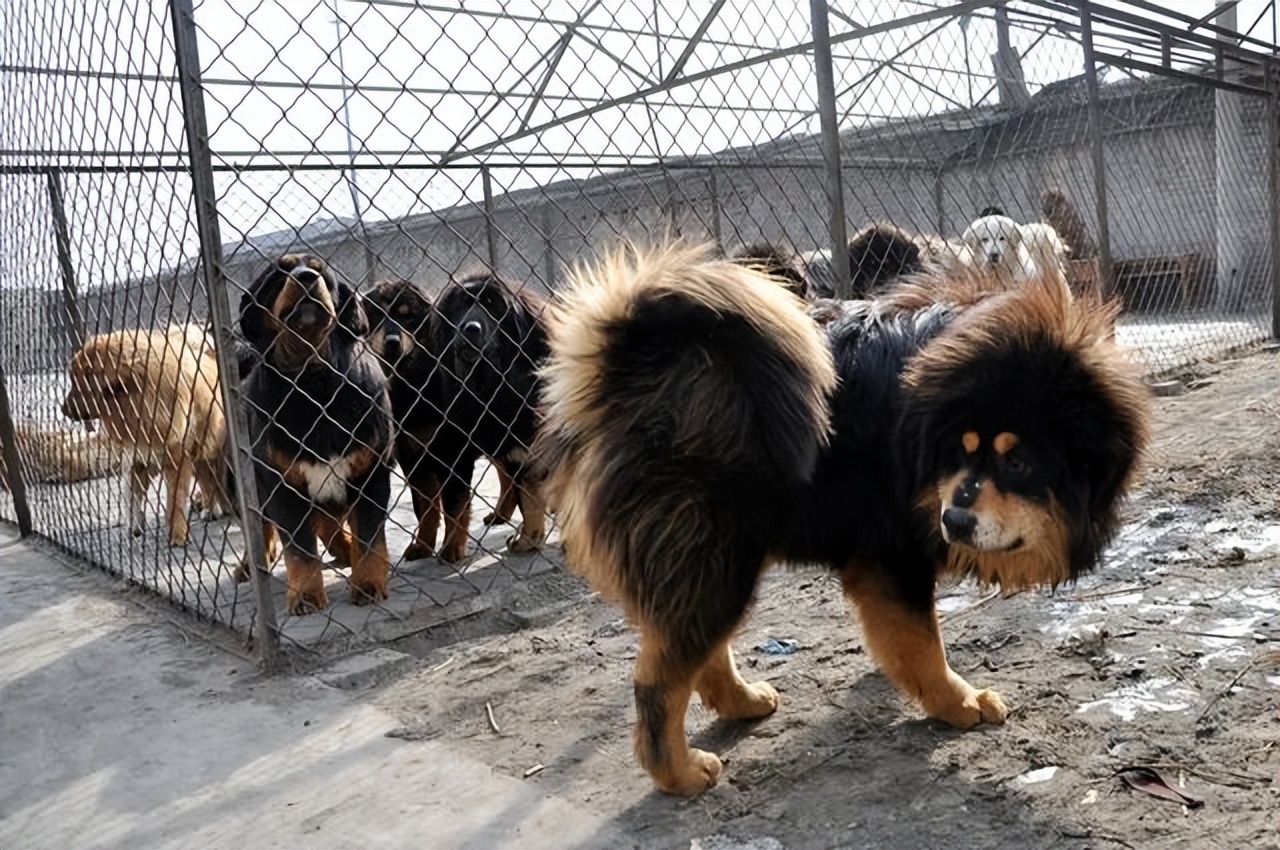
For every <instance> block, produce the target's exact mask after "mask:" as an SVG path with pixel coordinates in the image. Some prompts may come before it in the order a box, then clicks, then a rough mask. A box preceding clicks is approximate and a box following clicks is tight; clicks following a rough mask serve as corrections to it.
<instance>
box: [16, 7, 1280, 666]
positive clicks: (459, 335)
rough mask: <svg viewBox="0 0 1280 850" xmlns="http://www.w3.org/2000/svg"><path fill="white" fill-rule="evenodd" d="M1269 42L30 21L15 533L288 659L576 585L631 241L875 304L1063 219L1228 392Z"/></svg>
mask: <svg viewBox="0 0 1280 850" xmlns="http://www.w3.org/2000/svg"><path fill="white" fill-rule="evenodd" d="M1267 12H1269V14H1270V17H1265V14H1264V15H1262V16H1259V18H1258V20H1256V21H1253V22H1252V24H1250V22H1249V21H1245V20H1241V21H1239V22H1235V21H1231V20H1228V19H1227V18H1219V19H1215V20H1209V21H1201V20H1196V19H1194V18H1193V17H1192V16H1189V15H1182V14H1180V13H1179V12H1177V11H1169V10H1162V9H1159V8H1157V7H1155V6H1154V5H1152V4H1149V3H1145V2H1132V3H1117V4H1114V5H1104V4H1099V3H1078V2H1066V1H1065V0H1063V2H1050V1H1049V0H1046V2H1011V3H1003V4H997V3H992V2H979V0H971V2H961V3H953V4H939V3H931V2H902V3H896V4H887V3H833V4H829V5H828V4H825V3H814V4H795V3H791V2H772V3H766V2H745V0H714V2H711V3H698V4H692V3H691V4H672V3H662V4H660V3H656V2H649V0H644V2H640V0H636V2H617V3H614V2H609V3H605V2H601V0H572V1H571V0H564V2H552V3H548V4H533V3H523V2H511V3H502V4H488V3H486V4H463V5H458V6H452V5H449V6H446V5H443V4H408V3H402V2H389V1H388V2H382V0H366V2H355V0H330V1H329V2H327V3H319V4H293V3H284V2H275V3H273V2H263V3H256V4H236V3H223V2H214V0H200V2H195V3H194V4H193V3H192V0H171V2H162V1H161V0H153V2H140V3H138V4H136V5H135V6H134V7H132V8H131V9H130V12H129V14H121V11H120V9H119V8H118V7H117V6H116V4H114V3H111V2H107V0H88V2H51V3H42V4H9V5H8V6H7V7H6V11H5V27H4V28H3V31H2V32H0V55H2V56H3V60H2V61H3V65H0V88H2V90H3V101H2V102H3V107H2V110H3V124H2V125H0V136H2V137H3V140H4V141H3V144H0V148H2V150H0V186H2V196H3V198H4V201H3V209H2V211H0V215H2V216H3V226H2V227H0V314H2V315H3V316H4V320H3V325H2V326H0V366H2V367H3V381H2V382H0V388H3V389H4V390H6V392H5V393H4V394H0V437H3V438H4V440H3V443H4V447H5V450H6V451H5V454H4V456H3V458H4V462H5V465H4V470H5V475H4V478H3V483H4V492H3V493H0V516H3V517H4V518H6V519H10V520H13V521H15V522H18V523H19V525H20V526H21V527H22V528H23V529H24V531H34V532H37V533H38V534H40V535H41V536H43V537H45V538H47V539H49V540H51V541H53V542H54V543H55V544H56V545H57V546H59V547H61V548H63V549H65V550H67V551H68V552H71V553H74V554H75V555H77V556H80V557H83V558H85V559H87V560H89V561H91V562H93V563H95V564H98V565H99V566H101V567H102V568H104V569H106V570H109V571H110V572H112V573H115V574H118V575H120V576H122V577H125V578H127V579H129V580H131V581H134V582H137V583H138V584H141V585H144V586H146V587H149V588H152V589H154V590H155V591H157V592H159V593H160V594H162V595H164V596H166V597H168V598H170V599H172V600H173V601H175V602H176V603H178V604H179V605H181V606H182V607H184V608H186V609H189V610H191V611H193V612H195V613H196V614H198V615H199V616H201V617H204V618H207V619H209V620H212V621H216V622H219V623H223V624H226V625H228V626H230V627H231V628H233V629H235V630H237V631H239V632H241V633H244V634H246V635H250V634H256V635H257V637H258V638H259V646H260V648H261V651H262V652H263V653H264V655H266V656H270V655H271V654H272V653H274V652H275V648H276V646H277V644H278V643H279V641H281V640H282V639H283V640H284V641H285V643H286V644H288V645H291V646H296V647H303V648H308V649H319V648H321V647H324V646H325V645H327V644H328V643H330V642H333V641H346V640H377V639H383V638H387V637H395V636H398V635H403V634H407V633H409V632H411V631H413V630H417V629H423V628H429V627H430V626H432V625H434V624H437V623H440V622H443V621H445V620H447V619H449V618H452V617H456V616H462V615H466V614H469V613H473V612H475V611H477V610H479V609H480V608H481V607H483V606H484V605H487V604H492V602H493V600H494V599H495V598H499V597H500V595H501V594H502V593H504V592H506V591H508V590H510V589H512V588H517V587H518V586H519V585H520V584H521V583H522V582H526V581H528V580H529V579H530V578H531V577H533V576H535V575H537V574H540V573H544V572H547V571H548V570H549V569H550V568H551V567H552V566H553V565H554V564H555V563H556V561H557V558H558V555H557V551H558V550H557V549H556V546H555V539H556V538H555V533H554V522H553V519H547V518H545V517H544V514H545V511H544V506H542V505H541V504H540V502H539V501H538V499H537V498H536V493H532V492H530V488H529V487H527V486H525V482H524V481H523V474H524V464H525V463H526V461H527V458H526V457H525V454H524V452H523V449H524V448H526V445H527V441H528V439H529V437H530V433H529V428H530V427H531V426H530V425H529V417H530V416H531V415H532V404H533V399H534V397H535V395H536V391H535V389H533V388H531V384H530V381H531V380H532V379H531V378H529V377H528V374H527V373H528V370H529V369H531V368H532V365H533V364H535V363H536V360H537V358H538V356H539V351H540V348H539V346H540V344H541V343H540V341H539V340H540V337H539V333H540V332H539V330H538V323H537V315H538V309H539V308H538V304H539V301H540V299H541V298H545V297H546V296H547V295H549V294H550V293H552V292H554V290H555V288H556V285H557V282H558V280H559V278H560V275H561V269H562V268H563V267H564V266H565V265H566V264H572V263H574V262H575V261H577V260H578V259H579V258H583V257H586V256H589V255H591V254H593V253H594V252H596V251H598V250H599V249H600V248H602V247H604V246H607V245H608V244H610V243H612V242H613V241H616V240H617V239H618V238H621V237H630V238H637V239H641V240H652V239H655V238H667V237H675V236H679V237H683V238H685V239H688V240H693V241H703V240H711V241H715V242H717V243H719V244H720V245H722V246H723V247H724V249H725V250H726V251H734V250H736V249H737V248H738V247H740V246H742V245H746V244H751V243H758V242H762V241H763V242H768V243H772V244H773V245H775V246H778V247H780V248H781V249H782V250H784V251H786V252H791V253H794V255H795V257H796V258H797V262H798V263H800V264H802V266H803V268H804V270H805V273H806V277H807V279H808V282H809V286H810V289H811V291H812V292H815V293H818V294H822V293H825V292H830V293H835V294H840V295H847V294H849V293H850V292H851V291H853V289H852V288H853V286H854V285H855V284H856V282H857V281H858V280H859V279H860V274H863V273H865V272H866V270H865V269H861V268H860V267H859V266H858V265H857V263H856V257H853V256H852V255H849V256H851V258H852V259H854V260H855V264H854V267H853V268H852V269H850V268H845V267H844V266H845V262H844V257H845V256H846V254H848V252H846V251H845V250H844V248H843V246H845V245H846V244H847V243H848V242H849V240H850V239H851V238H853V237H854V236H855V235H856V234H857V233H859V232H860V231H861V230H862V229H863V228H864V227H865V226H867V225H868V224H871V223H877V222H878V223H892V224H893V225H895V226H897V227H898V228H901V229H902V230H903V231H905V232H906V233H908V234H909V235H911V236H912V237H913V238H914V239H915V241H916V242H917V243H918V244H919V245H921V246H922V247H923V248H925V249H926V250H932V249H933V248H935V247H937V246H941V248H940V250H947V249H949V248H950V247H952V246H956V245H957V244H958V243H959V240H961V238H962V236H963V235H964V234H965V231H966V230H967V229H968V228H969V227H970V225H971V223H972V222H973V221H974V220H975V219H978V218H979V217H980V216H981V215H983V214H986V213H999V214H1002V215H1004V216H1007V217H1008V218H1011V219H1013V220H1014V221H1015V222H1017V223H1019V224H1022V225H1026V224H1030V223H1033V222H1048V223H1049V224H1051V225H1052V226H1053V227H1054V228H1055V230H1056V232H1057V235H1058V236H1059V237H1060V238H1061V240H1062V242H1063V243H1065V247H1066V249H1067V250H1068V251H1069V253H1068V254H1067V255H1066V256H1065V257H1064V258H1063V259H1064V260H1065V262H1066V264H1067V268H1068V276H1069V277H1071V278H1072V279H1073V281H1074V282H1075V283H1076V284H1078V285H1082V286H1094V287H1098V288H1100V289H1102V290H1103V291H1105V292H1107V293H1108V294H1112V295H1115V296H1117V297H1119V298H1121V299H1122V300H1123V302H1124V305H1125V310H1124V313H1123V315H1122V317H1121V320H1120V323H1119V325H1118V328H1117V333H1118V334H1119V335H1120V337H1121V338H1122V339H1123V340H1125V341H1126V342H1129V343H1131V344H1132V345H1134V346H1136V347H1138V348H1140V349H1141V351H1142V352H1143V353H1144V355H1145V356H1146V358H1147V363H1148V367H1149V371H1150V373H1151V374H1152V376H1153V377H1155V376H1160V375H1167V374H1169V373H1177V372H1179V371H1185V370H1189V369H1192V368H1194V366H1195V364H1196V363H1197V362H1199V361H1201V360H1203V359H1205V358H1211V357H1214V356H1217V355H1220V354H1221V353H1223V352H1226V351H1228V350H1232V349H1236V348H1240V347H1243V346H1247V345H1250V344H1252V343H1256V342H1257V341H1259V340H1263V339H1265V338H1267V337H1269V336H1272V335H1274V334H1275V328H1276V322H1277V320H1276V318H1275V316H1276V313H1275V309H1276V303H1277V301H1276V295H1275V293H1276V280H1277V265H1276V262H1275V258H1276V256H1277V251H1276V239H1277V218H1276V215H1277V212H1276V192H1275V191H1274V189H1273V187H1274V186H1275V185H1276V154H1277V141H1276V90H1277V76H1276V64H1275V63H1276V54H1275V48H1274V41H1275V38H1274V33H1271V32H1267V33H1261V32H1260V30H1261V29H1262V28H1265V27H1267V26H1269V27H1270V28H1271V29H1274V25H1275V10H1274V7H1273V5H1272V4H1268V6H1267V7H1266V9H1265V10H1264V13H1267ZM1230 31H1236V33H1237V34H1236V35H1234V36H1231V37H1228V34H1229V32H1230ZM1240 33H1243V37H1241V35H1240ZM833 245H836V246H841V250H838V251H835V252H833V251H832V250H831V248H832V246H833ZM282 258H285V259H283V260H282ZM310 258H315V259H314V260H313V259H310ZM273 270H274V271H273ZM273 274H274V278H273ZM273 280H274V283H273V282H272V281H273ZM348 288H349V289H350V290H351V291H354V292H359V293H360V296H359V300H350V301H348V300H347V290H348ZM320 290H324V292H323V293H322V292H320ZM485 292H491V293H495V292H496V293H498V294H500V295H501V303H496V302H495V303H489V302H487V301H486V300H485V299H486V298H487V297H489V296H486V295H484V293H485ZM282 293H284V294H282ZM289 293H292V294H289ZM459 299H461V300H459ZM307 304H309V305H312V306H310V307H299V306H298V305H307ZM459 304H460V305H461V306H460V307H459ZM254 305H256V306H257V307H260V308H261V309H262V310H263V311H265V312H264V313H261V314H255V315H256V316H257V322H258V324H257V325H254V327H253V328H251V329H250V330H251V332H250V333H243V330H244V328H243V327H242V325H243V322H242V321H241V315H242V308H244V307H245V306H248V307H249V308H250V310H252V308H253V307H254ZM326 305H327V306H326ZM350 305H359V307H360V309H359V310H357V312H363V315H364V317H365V320H366V321H367V323H368V325H369V327H368V328H367V329H366V328H364V327H357V325H358V324H359V322H355V323H354V324H353V323H352V322H351V321H347V320H344V318H343V316H344V315H345V314H344V307H348V306H350ZM317 310H318V311H320V315H319V318H317V313H316V311H317ZM486 310H487V313H486V314H485V315H481V313H483V312H484V311H486ZM326 316H327V317H328V318H326ZM486 316H487V317H488V318H486ZM520 317H526V318H527V319H528V321H527V322H526V323H525V324H523V325H521V324H518V323H517V324H512V322H515V320H516V319H517V318H520ZM348 318H350V317H349V316H348ZM477 328H478V330H477ZM317 329H319V330H317ZM344 334H346V336H344ZM330 336H331V337H332V339H330ZM348 337H349V338H348ZM299 339H302V340H304V341H307V342H308V344H309V345H311V346H313V347H312V348H311V349H309V351H304V352H303V354H304V355H306V356H304V357H302V360H301V361H299V362H298V363H293V364H292V365H290V363H289V362H288V361H289V356H287V355H289V352H290V351H293V352H294V353H295V354H296V353H297V350H296V343H297V340H299ZM356 339H359V340H362V341H361V342H355V341H354V340H356ZM477 340H479V341H478V342H477ZM352 346H354V348H352ZM361 346H367V347H369V348H371V349H372V350H374V351H375V353H376V355H377V366H378V368H377V369H376V370H375V371H374V372H370V371H369V370H367V369H366V370H364V371H361V370H360V369H358V368H357V369H355V371H354V372H353V371H352V369H353V368H355V367H351V366H350V363H349V362H348V361H350V360H352V359H353V358H354V360H360V358H359V357H358V356H348V355H349V353H350V352H349V350H357V349H360V347H361ZM338 349H341V350H342V351H348V355H341V356H340V355H338V354H335V351H337V350H338ZM312 356H314V357H316V358H320V359H326V358H327V362H329V363H330V364H333V363H334V362H335V358H337V359H338V360H340V361H341V363H340V364H339V366H338V368H336V369H334V368H328V367H326V369H327V370H328V371H326V372H325V374H326V375H329V376H330V377H331V378H332V376H340V377H339V378H337V379H335V380H337V383H336V384H335V383H333V381H330V383H329V384H324V382H321V384H323V386H321V385H319V384H315V383H314V382H313V381H312V382H311V383H308V382H309V381H311V378H306V379H304V378H303V377H302V373H303V372H304V371H305V369H304V366H305V363H304V361H305V362H311V361H309V360H308V359H307V358H308V357H312ZM415 357H416V358H417V359H416V360H415V359H414V358H415ZM344 358H345V359H344ZM361 362H364V361H361ZM365 365H368V364H367V363H366V364H365ZM486 370H489V371H488V372H486ZM495 370H496V371H495ZM522 370H524V371H522ZM493 374H497V375H500V376H503V378H504V380H505V384H504V383H503V381H497V382H496V383H495V381H494V380H493V377H492V376H493ZM255 375H257V376H258V377H257V378H255ZM266 375H270V376H272V380H267V379H266V378H265V377H263V376H266ZM520 376H523V377H520ZM312 377H314V376H312ZM246 378H247V382H245V383H242V379H246ZM384 380H385V381H389V383H390V396H389V401H383V400H382V399H383V396H382V392H383V387H384V383H383V382H384ZM280 381H283V383H280ZM353 388H354V389H353ZM382 419H385V423H386V424H385V427H382V426H378V427H373V426H370V425H369V423H370V422H375V421H382ZM486 429H487V430H486ZM495 429H496V431H495ZM491 432H492V433H491ZM321 444H323V445H324V446H325V447H326V448H321ZM397 461H398V462H397ZM384 473H385V475H384ZM380 476H381V477H380ZM383 478H385V481H383V480H382V479H383ZM157 481H158V482H159V483H158V484H157V483H156V482H157ZM175 493H176V494H178V495H176V496H175ZM285 501H287V502H289V504H290V505H291V507H289V508H288V509H286V508H285V507H282V506H281V505H282V504H283V503H284V502H285ZM264 508H265V512H266V517H265V518H266V519H267V520H270V521H269V522H266V523H264V522H263V519H264ZM299 511H302V512H303V513H305V514H306V517H307V518H305V519H298V516H301V514H298V512H299ZM308 511H309V512H310V513H307V512H308ZM486 519H489V520H491V521H489V522H486ZM544 524H545V527H543V526H544ZM380 529H384V531H382V532H381V534H382V536H381V537H380V536H379V535H380V531H379V530H380ZM548 530H549V533H547V532H548ZM441 531H442V532H443V535H442V536H438V534H439V533H440V532H441ZM280 537H282V538H283V541H282V542H283V544H284V547H283V548H284V549H285V555H284V557H283V558H279V557H277V555H278V553H277V541H275V540H273V538H280ZM544 537H545V539H544ZM304 538H307V539H304ZM317 544H318V545H317ZM415 547H416V548H415ZM384 549H385V554H382V553H383V550H384ZM402 554H403V555H404V557H402ZM321 559H326V560H327V562H328V563H326V564H325V566H324V569H323V571H322V570H321V568H320V566H319V565H320V563H321ZM384 560H389V562H390V574H389V578H388V580H387V581H386V585H385V598H384V594H383V590H384V588H383V587H382V585H381V583H380V578H379V577H380V575H381V572H382V570H383V569H384V566H382V562H383V561H384ZM246 567H249V568H246ZM245 579H249V580H248V581H245ZM317 582H318V584H317ZM317 587H320V588H321V591H320V592H319V593H317V592H316V588H317ZM326 591H327V592H326ZM348 591H350V593H348ZM353 603H361V604H353ZM367 603H371V604H367Z"/></svg>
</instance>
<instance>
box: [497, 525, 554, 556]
mask: <svg viewBox="0 0 1280 850" xmlns="http://www.w3.org/2000/svg"><path fill="white" fill-rule="evenodd" d="M544 540H546V534H529V533H527V532H526V531H525V529H524V528H521V529H520V531H519V532H518V533H516V534H513V535H511V536H510V537H508V538H507V549H508V551H511V552H517V553H524V552H536V551H538V549H540V548H541V547H542V543H543V541H544Z"/></svg>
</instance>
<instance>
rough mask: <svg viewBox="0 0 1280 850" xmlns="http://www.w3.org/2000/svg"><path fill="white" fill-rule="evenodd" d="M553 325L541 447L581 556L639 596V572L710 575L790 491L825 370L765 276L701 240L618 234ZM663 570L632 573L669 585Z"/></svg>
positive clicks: (815, 338)
mask: <svg viewBox="0 0 1280 850" xmlns="http://www.w3.org/2000/svg"><path fill="white" fill-rule="evenodd" d="M548 330H549V333H550V338H551V340H550V341H551V355H550V358H549V359H548V361H547V363H546V365H545V366H544V368H543V370H542V375H543V379H544V389H543V415H544V421H543V427H542V429H541V432H540V436H539V444H538V449H537V455H538V457H539V460H540V464H541V466H542V468H543V469H544V471H545V472H546V473H547V475H548V480H547V485H548V495H549V496H550V498H551V503H552V504H554V505H556V506H557V507H558V509H559V513H560V519H561V529H562V535H563V537H564V540H565V545H566V551H567V552H568V554H569V557H570V559H571V560H572V561H573V562H575V564H576V565H578V566H579V567H581V568H584V569H586V570H588V571H589V572H592V573H595V574H596V576H597V577H600V578H602V579H604V582H605V584H611V583H616V582H618V581H621V582H622V583H623V584H624V585H627V587H622V588H619V589H620V590H623V591H631V592H628V593H627V594H626V595H628V596H631V597H633V601H635V602H637V603H639V604H645V602H646V600H643V599H635V598H634V597H635V595H636V594H635V592H634V590H635V583H634V582H633V581H632V579H634V578H635V577H636V574H637V572H642V573H650V572H651V571H652V570H654V569H661V570H662V571H664V573H668V572H669V573H671V575H676V574H679V573H680V572H681V571H682V570H685V569H688V570H691V571H695V570H696V571H700V573H699V574H701V575H703V576H705V575H706V568H707V567H708V566H709V567H710V568H711V569H712V571H714V569H715V566H716V565H715V564H714V563H713V564H707V563H706V559H708V558H710V559H711V560H713V561H714V560H721V559H722V558H728V559H730V560H732V559H733V558H734V557H735V556H734V554H733V552H732V551H729V550H730V549H732V548H733V547H734V546H736V545H737V544H736V543H734V541H735V540H738V539H739V538H740V537H741V536H742V535H744V534H745V535H746V536H748V537H754V536H758V535H760V534H762V533H765V531H766V529H761V528H759V527H758V526H760V525H768V524H769V522H770V521H773V522H775V523H776V522H777V521H778V520H779V519H781V518H780V517H779V516H778V512H780V511H784V510H786V509H788V508H789V507H790V505H791V504H793V503H794V496H795V493H796V491H797V489H798V488H799V487H800V486H802V485H803V484H804V483H805V482H806V481H807V480H808V478H809V477H810V475H811V474H812V471H813V468H814V464H815V462H816V460H817V456H818V453H819V451H820V450H821V448H822V446H823V445H824V443H825V441H826V439H827V432H828V418H829V417H828V406H827V405H828V398H829V396H830V394H831V391H832V390H833V389H834V386H835V380H836V379H835V371H834V367H833V365H832V361H831V355H830V353H829V351H828V349H827V346H826V343H825V340H824V338H823V336H822V333H821V331H820V330H819V329H818V328H817V326H816V325H815V324H814V323H813V321H812V320H810V319H809V318H808V317H807V315H806V314H805V312H804V308H803V304H802V302H801V301H799V299H797V298H795V297H794V296H792V295H791V294H789V293H787V292H786V291H785V290H784V289H783V288H782V287H781V286H779V285H778V283H777V282H776V281H774V280H771V279H770V278H768V277H765V276H763V275H761V274H759V273H757V272H755V271H753V270H751V269H749V268H746V267H744V266H742V265H740V264H738V263H734V262H732V261H728V260H722V259H715V258H713V257H712V254H711V251H710V250H709V248H705V247H704V248H691V247H687V246H683V245H678V244H677V245H674V246H669V247H666V248H660V249H653V250H640V249H635V248H622V249H619V250H616V251H615V252H614V253H612V254H611V255H609V256H608V257H606V258H605V259H604V260H602V261H601V262H599V263H598V264H597V265H595V266H592V267H587V268H580V269H577V270H576V271H575V272H574V273H573V275H572V278H571V281H570V285H569V287H568V288H567V290H565V291H564V292H563V293H561V296H560V298H559V299H558V300H557V302H555V303H554V304H553V305H552V308H551V310H550V311H549V322H548ZM744 524H750V525H755V526H757V527H756V528H750V529H744V528H743V525H744ZM748 532H749V533H748ZM724 538H729V539H728V540H724ZM717 541H722V542H717ZM766 545H767V544H766ZM712 550H714V551H712ZM695 559H702V560H703V562H702V563H700V564H692V563H689V564H685V563H683V562H684V561H686V560H695ZM658 562H662V564H664V565H665V566H662V567H658V566H655V565H656V564H657V563H658ZM756 566H758V564H757V565H756ZM671 575H665V574H664V575H651V574H649V575H646V577H645V578H644V579H642V580H640V581H639V583H640V584H641V585H644V586H645V587H648V588H654V587H663V588H664V589H665V590H666V591H670V592H676V593H678V592H679V588H677V587H674V586H671V584H670V582H669V581H668V579H670V578H671ZM689 580H692V579H689Z"/></svg>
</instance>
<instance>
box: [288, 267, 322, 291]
mask: <svg viewBox="0 0 1280 850" xmlns="http://www.w3.org/2000/svg"><path fill="white" fill-rule="evenodd" d="M290 274H291V275H293V279H294V280H296V281H297V282H298V283H300V284H302V285H303V286H310V285H311V284H313V283H315V282H316V281H318V280H319V279H320V272H318V271H316V270H315V269H313V268H311V267H309V266H301V267H299V268H296V269H294V270H293V271H292V272H290Z"/></svg>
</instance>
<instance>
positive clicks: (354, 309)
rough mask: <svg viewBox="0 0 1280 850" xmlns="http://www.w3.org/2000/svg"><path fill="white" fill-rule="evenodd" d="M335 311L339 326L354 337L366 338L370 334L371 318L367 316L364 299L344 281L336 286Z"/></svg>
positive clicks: (334, 292)
mask: <svg viewBox="0 0 1280 850" xmlns="http://www.w3.org/2000/svg"><path fill="white" fill-rule="evenodd" d="M333 296H334V298H333V301H334V304H333V309H334V310H335V311H336V312H337V314H338V326H339V327H340V328H342V329H344V330H345V331H346V332H347V333H349V334H351V335H352V336H353V337H360V336H364V335H365V334H367V333H368V332H369V317H368V316H367V315H366V314H365V310H364V304H363V301H364V299H363V298H361V297H360V293H358V292H356V291H355V290H354V289H352V288H351V287H350V286H348V285H347V284H345V283H343V282H342V281H338V283H337V284H336V285H335V286H334V290H333Z"/></svg>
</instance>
